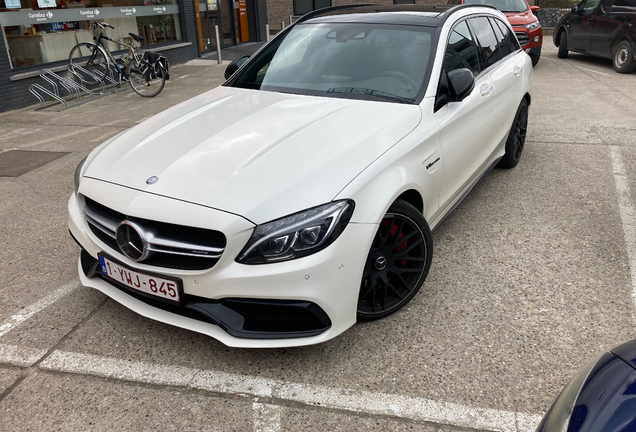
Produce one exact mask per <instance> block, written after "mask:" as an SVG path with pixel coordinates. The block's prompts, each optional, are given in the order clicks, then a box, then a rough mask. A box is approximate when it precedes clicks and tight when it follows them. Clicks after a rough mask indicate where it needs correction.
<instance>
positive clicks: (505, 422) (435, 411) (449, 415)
mask: <svg viewBox="0 0 636 432" xmlns="http://www.w3.org/2000/svg"><path fill="white" fill-rule="evenodd" d="M40 367H41V368H43V369H47V370H54V371H59V372H69V373H77V374H83V375H95V376H100V377H108V378H115V379H122V380H128V381H136V382H143V383H151V384H163V385H166V384H167V385H179V386H186V387H190V388H194V389H199V390H207V391H211V392H216V393H226V394H227V393H229V394H240V395H244V396H252V397H258V398H261V397H271V398H274V399H282V400H286V401H291V402H298V403H302V404H306V405H310V406H321V407H325V408H332V409H337V410H345V411H352V412H363V413H366V414H373V415H386V416H392V417H400V418H404V419H409V420H419V421H428V422H432V423H439V424H446V425H451V426H458V427H469V428H474V429H483V430H489V431H502V432H504V431H505V432H507V431H510V432H531V431H533V430H534V429H535V428H536V426H537V424H538V423H539V422H540V421H541V416H538V415H532V414H525V413H516V412H513V411H503V410H495V409H489V408H478V407H470V406H465V405H460V404H455V403H447V402H436V401H432V400H428V399H423V398H413V397H408V396H401V395H393V394H383V393H371V392H366V391H358V390H351V389H339V388H332V387H323V386H314V385H308V384H298V383H289V382H285V381H279V380H271V379H266V378H258V377H250V376H245V375H236V374H229V373H225V372H216V371H207V370H200V369H194V368H186V367H179V366H166V365H156V364H152V363H144V362H134V361H127V360H120V359H114V358H106V357H99V356H95V355H89V354H81V353H73V352H65V351H58V350H56V351H54V352H53V353H52V354H51V356H49V357H48V358H47V359H45V360H44V361H43V362H42V363H41V364H40Z"/></svg>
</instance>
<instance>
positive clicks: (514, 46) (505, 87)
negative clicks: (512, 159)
mask: <svg viewBox="0 0 636 432" xmlns="http://www.w3.org/2000/svg"><path fill="white" fill-rule="evenodd" d="M489 21H490V24H491V26H492V28H493V30H494V31H495V37H496V39H497V49H498V50H499V51H501V57H502V59H501V60H500V61H499V63H498V64H496V65H495V66H494V68H493V70H492V72H491V73H490V76H491V78H492V81H493V84H494V85H495V105H496V106H497V111H498V112H499V113H500V116H499V118H500V121H499V122H498V124H497V133H496V140H498V142H497V143H493V145H497V144H499V145H502V146H503V144H504V142H503V141H504V140H505V139H506V137H507V136H508V132H509V131H510V127H511V125H512V121H513V119H514V116H515V114H516V113H517V108H518V107H519V103H520V102H521V98H522V97H523V94H522V85H521V80H522V78H523V68H524V67H527V65H526V58H527V55H526V54H525V53H524V52H522V51H521V47H520V46H519V43H518V42H517V41H516V38H515V37H514V36H512V31H511V30H510V29H509V27H508V26H507V25H506V24H504V23H503V22H502V21H501V20H499V19H497V18H492V17H491V18H489ZM511 39H512V40H514V41H515V42H514V43H510V42H511ZM492 150H493V151H494V150H495V148H493V149H492Z"/></svg>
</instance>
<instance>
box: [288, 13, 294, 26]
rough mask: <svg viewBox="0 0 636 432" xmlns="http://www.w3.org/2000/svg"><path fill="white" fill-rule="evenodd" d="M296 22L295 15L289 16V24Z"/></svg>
mask: <svg viewBox="0 0 636 432" xmlns="http://www.w3.org/2000/svg"><path fill="white" fill-rule="evenodd" d="M293 23H294V16H293V15H290V16H289V25H292V24H293Z"/></svg>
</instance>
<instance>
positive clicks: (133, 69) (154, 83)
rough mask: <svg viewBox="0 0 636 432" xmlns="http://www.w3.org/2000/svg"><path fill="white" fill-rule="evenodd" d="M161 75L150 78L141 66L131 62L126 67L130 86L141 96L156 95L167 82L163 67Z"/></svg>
mask: <svg viewBox="0 0 636 432" xmlns="http://www.w3.org/2000/svg"><path fill="white" fill-rule="evenodd" d="M161 72H162V73H161V76H157V77H156V78H153V79H148V78H146V76H145V75H144V74H142V73H141V71H140V70H139V66H138V65H136V64H132V63H131V64H129V65H128V67H127V68H126V76H127V77H128V82H129V83H130V87H132V89H133V90H134V91H135V93H137V94H138V95H139V96H141V97H155V96H157V95H158V94H159V93H161V90H163V86H164V85H165V84H166V74H165V71H164V69H163V68H161Z"/></svg>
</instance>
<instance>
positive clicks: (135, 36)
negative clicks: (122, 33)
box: [128, 33, 144, 42]
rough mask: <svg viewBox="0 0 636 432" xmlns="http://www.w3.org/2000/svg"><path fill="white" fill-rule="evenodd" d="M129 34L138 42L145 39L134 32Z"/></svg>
mask: <svg viewBox="0 0 636 432" xmlns="http://www.w3.org/2000/svg"><path fill="white" fill-rule="evenodd" d="M128 36H130V37H131V38H133V39H134V40H136V41H137V42H141V41H142V40H144V38H142V37H141V36H139V35H136V34H134V33H128Z"/></svg>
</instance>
